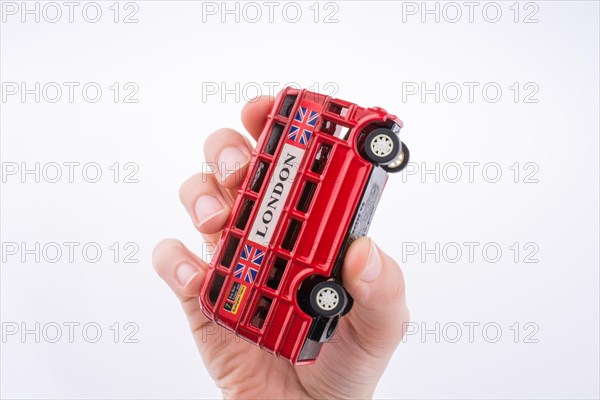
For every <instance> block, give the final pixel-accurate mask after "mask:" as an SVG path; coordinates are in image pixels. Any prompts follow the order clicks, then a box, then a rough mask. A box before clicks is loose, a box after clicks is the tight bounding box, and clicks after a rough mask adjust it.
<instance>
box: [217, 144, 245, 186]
mask: <svg viewBox="0 0 600 400" xmlns="http://www.w3.org/2000/svg"><path fill="white" fill-rule="evenodd" d="M249 161H250V157H249V156H248V154H246V153H244V152H243V151H242V150H240V149H238V148H237V147H226V148H224V149H223V150H222V151H221V154H219V165H218V168H219V175H220V176H221V181H222V182H224V181H225V180H226V179H227V178H228V177H229V176H230V175H231V174H234V173H236V172H237V171H239V170H240V169H241V168H242V167H244V166H245V165H246V164H248V162H249Z"/></svg>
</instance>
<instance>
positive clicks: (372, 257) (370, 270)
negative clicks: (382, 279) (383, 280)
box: [360, 240, 383, 282]
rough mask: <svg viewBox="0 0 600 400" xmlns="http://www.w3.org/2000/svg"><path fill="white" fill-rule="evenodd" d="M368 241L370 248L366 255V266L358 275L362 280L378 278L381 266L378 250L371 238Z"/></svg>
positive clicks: (369, 280)
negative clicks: (360, 274)
mask: <svg viewBox="0 0 600 400" xmlns="http://www.w3.org/2000/svg"><path fill="white" fill-rule="evenodd" d="M369 241H370V242H371V248H370V249H369V256H368V257H367V266H366V267H365V270H364V271H363V273H362V276H361V277H360V279H361V280H362V281H363V282H373V281H374V280H376V279H377V278H379V275H381V270H382V268H383V264H382V263H381V257H380V256H379V251H377V247H376V246H375V243H374V242H373V241H372V240H369Z"/></svg>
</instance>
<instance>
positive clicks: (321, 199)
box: [296, 144, 373, 275]
mask: <svg viewBox="0 0 600 400" xmlns="http://www.w3.org/2000/svg"><path fill="white" fill-rule="evenodd" d="M372 168H373V166H372V164H370V163H368V162H366V161H365V160H363V159H362V158H360V157H358V156H357V155H356V153H355V152H354V150H353V149H352V148H350V147H346V146H344V145H340V144H338V145H336V146H335V149H334V151H333V154H332V156H331V159H330V160H329V165H328V166H327V167H326V170H325V171H324V175H323V180H322V181H321V182H320V183H319V185H318V186H319V187H318V188H317V192H316V194H315V198H314V199H313V201H312V206H311V208H310V209H309V213H308V215H307V220H306V223H305V225H306V226H305V227H304V231H303V233H302V236H301V238H300V243H299V246H298V248H297V249H296V256H297V257H300V259H301V261H303V262H306V263H307V264H309V265H311V266H313V267H315V268H319V269H321V272H322V273H324V274H326V275H329V274H330V273H331V269H332V267H333V263H334V262H335V260H336V256H337V253H338V252H339V249H340V247H341V245H342V242H343V241H344V238H345V236H346V233H347V231H348V229H349V227H350V223H351V222H352V217H353V216H354V213H355V212H356V207H357V206H358V202H359V201H360V197H361V195H362V192H363V191H364V188H365V184H366V181H367V180H368V178H369V174H370V172H371V169H372ZM323 221H328V223H327V224H323Z"/></svg>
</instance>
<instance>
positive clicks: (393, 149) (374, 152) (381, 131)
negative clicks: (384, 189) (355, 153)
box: [365, 128, 401, 165]
mask: <svg viewBox="0 0 600 400" xmlns="http://www.w3.org/2000/svg"><path fill="white" fill-rule="evenodd" d="M400 150H401V143H400V139H399V138H398V135H396V134H395V133H394V132H393V131H392V130H391V129H388V128H377V129H374V130H373V131H371V132H370V133H369V134H368V135H367V139H366V140H365V154H366V155H367V158H368V159H369V160H370V161H371V162H373V163H375V164H382V165H385V164H387V163H389V162H390V161H392V160H395V159H396V158H397V157H398V155H399V154H400Z"/></svg>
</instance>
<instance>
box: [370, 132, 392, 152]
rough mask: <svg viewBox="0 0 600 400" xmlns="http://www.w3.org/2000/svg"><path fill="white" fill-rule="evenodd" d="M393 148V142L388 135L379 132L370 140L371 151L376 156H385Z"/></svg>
mask: <svg viewBox="0 0 600 400" xmlns="http://www.w3.org/2000/svg"><path fill="white" fill-rule="evenodd" d="M393 150H394V142H392V139H391V138H390V137H389V136H388V135H384V134H380V135H377V136H375V137H374V138H373V140H372V141H371V151H372V152H373V154H375V155H376V156H377V157H387V156H389V155H390V154H391V153H392V151H393Z"/></svg>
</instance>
